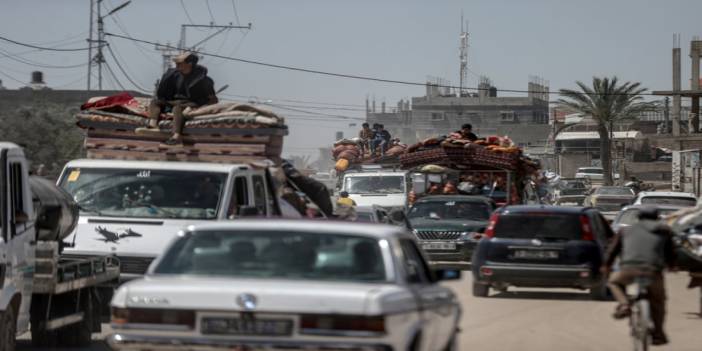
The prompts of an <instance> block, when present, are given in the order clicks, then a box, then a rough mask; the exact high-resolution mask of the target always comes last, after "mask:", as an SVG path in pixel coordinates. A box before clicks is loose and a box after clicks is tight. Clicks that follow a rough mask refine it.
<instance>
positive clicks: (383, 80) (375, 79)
mask: <svg viewBox="0 0 702 351" xmlns="http://www.w3.org/2000/svg"><path fill="white" fill-rule="evenodd" d="M105 35H109V36H113V37H117V38H121V39H126V40H133V41H136V42H141V43H146V44H152V45H156V43H155V42H151V41H148V40H143V39H137V38H133V37H127V36H123V35H119V34H113V33H105ZM162 46H165V47H169V45H162ZM170 47H171V48H173V49H176V48H175V47H172V46H170ZM194 52H196V53H198V54H200V55H203V56H210V57H215V58H220V59H223V60H229V61H236V62H242V63H248V64H252V65H258V66H264V67H270V68H277V69H283V70H289V71H297V72H304V73H312V74H318V75H324V76H331V77H339V78H347V79H357V80H366V81H372V82H379V83H389V84H400V85H411V86H422V87H423V86H426V84H427V83H424V82H412V81H406V80H397V79H387V78H378V77H371V76H363V75H359V74H349V73H335V72H327V71H320V70H316V69H309V68H301V67H294V66H287V65H280V64H273V63H267V62H262V61H254V60H247V59H242V58H236V57H228V56H223V55H217V54H212V53H208V52H205V51H201V50H194ZM433 86H435V87H439V88H449V89H459V88H460V87H458V86H454V85H445V84H433ZM463 89H464V90H474V91H481V90H483V91H486V90H489V89H490V88H479V87H463ZM495 90H496V91H499V92H504V93H520V94H524V93H531V92H530V91H529V90H522V89H495ZM542 93H545V94H560V92H559V91H558V90H553V91H551V90H549V91H545V92H542ZM620 95H633V94H620ZM635 95H638V96H656V95H654V94H653V93H639V94H635Z"/></svg>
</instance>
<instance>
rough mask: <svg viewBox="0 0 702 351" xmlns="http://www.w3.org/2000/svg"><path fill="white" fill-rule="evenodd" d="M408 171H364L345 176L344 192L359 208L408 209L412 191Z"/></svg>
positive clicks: (349, 173) (342, 188) (348, 173)
mask: <svg viewBox="0 0 702 351" xmlns="http://www.w3.org/2000/svg"><path fill="white" fill-rule="evenodd" d="M407 174H408V173H407V172H406V171H399V170H387V169H363V170H362V171H359V172H347V173H346V174H344V178H343V183H342V186H341V190H342V191H346V192H348V193H349V198H351V199H353V201H355V202H356V205H357V206H363V207H365V206H370V207H372V206H373V205H376V206H381V207H390V208H393V207H395V208H397V207H401V208H407V195H408V193H409V191H410V185H409V183H410V182H409V179H408V176H407Z"/></svg>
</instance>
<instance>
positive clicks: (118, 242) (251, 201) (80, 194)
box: [58, 159, 278, 281]
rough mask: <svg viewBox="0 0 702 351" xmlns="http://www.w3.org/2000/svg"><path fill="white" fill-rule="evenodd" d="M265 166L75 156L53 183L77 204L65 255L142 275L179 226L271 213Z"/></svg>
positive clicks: (273, 205)
mask: <svg viewBox="0 0 702 351" xmlns="http://www.w3.org/2000/svg"><path fill="white" fill-rule="evenodd" d="M267 172H268V171H267V169H266V168H265V167H256V166H254V165H250V164H220V163H206V162H172V161H126V160H95V159H83V160H74V161H71V162H69V163H68V164H67V165H66V166H65V168H64V170H63V172H62V174H61V176H60V178H59V180H58V185H59V186H60V187H62V188H63V189H65V190H66V191H67V192H68V193H70V194H71V195H72V196H73V198H74V199H75V201H76V202H77V203H78V205H79V206H80V208H81V212H80V218H79V222H78V226H77V229H76V231H75V232H74V233H73V235H71V236H69V237H68V238H67V239H66V241H67V242H69V243H70V246H71V247H69V248H67V249H66V254H69V255H72V256H87V255H109V256H116V257H117V258H118V259H119V261H120V264H121V275H120V280H121V281H125V280H129V279H133V278H136V277H140V276H142V275H143V274H144V273H145V272H146V269H147V268H148V267H149V265H150V264H151V261H153V259H154V258H156V256H158V255H159V254H161V253H162V252H163V250H164V249H165V247H166V245H167V244H168V243H169V242H170V241H171V239H172V238H173V237H175V236H176V235H177V233H178V232H179V231H180V230H182V229H184V228H185V227H186V226H189V225H193V224H197V223H207V222H213V221H218V220H230V219H236V218H239V217H242V216H264V217H265V216H273V215H277V214H278V207H277V205H276V201H275V199H274V197H275V196H274V191H273V188H272V186H271V179H270V176H269V174H268V173H267Z"/></svg>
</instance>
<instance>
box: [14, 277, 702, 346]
mask: <svg viewBox="0 0 702 351" xmlns="http://www.w3.org/2000/svg"><path fill="white" fill-rule="evenodd" d="M687 282H688V277H687V275H686V274H684V273H678V274H669V275H668V278H667V284H668V295H669V296H668V297H669V301H668V308H669V313H668V335H669V336H670V338H671V339H672V342H671V343H670V344H669V345H667V346H665V347H659V348H654V350H656V349H660V350H675V351H700V350H702V346H701V345H702V318H700V316H699V315H698V314H696V312H697V311H699V290H688V289H686V285H687ZM447 285H449V286H451V287H452V288H453V289H454V290H455V291H456V293H458V294H459V296H460V299H461V303H462V304H463V309H464V315H463V320H462V322H461V328H462V333H461V336H460V347H459V349H460V350H464V351H468V350H481V351H492V350H494V351H510V350H515V351H603V350H627V349H629V348H630V345H629V342H630V341H629V338H628V334H627V332H628V329H627V323H626V321H614V320H613V319H612V318H610V314H611V313H612V310H613V308H614V302H597V301H590V300H589V299H588V295H587V294H586V293H585V292H581V291H578V290H549V289H545V290H544V289H510V290H509V291H508V292H506V293H495V292H493V293H491V296H490V297H488V298H474V297H473V296H471V294H470V274H467V275H465V276H464V278H463V279H462V280H460V281H456V282H451V283H449V284H447ZM105 327H106V328H107V329H108V331H106V332H105V333H103V335H95V339H96V341H95V343H93V345H92V347H90V348H89V349H83V350H96V351H97V350H101V351H102V350H108V348H107V347H106V346H105V344H104V343H103V342H102V341H101V340H102V339H104V337H105V335H106V334H107V333H109V327H107V326H106V325H105ZM18 346H19V347H18V349H19V350H21V351H30V350H36V351H38V350H40V349H36V348H32V347H31V346H30V343H29V341H28V340H27V337H25V338H24V340H21V341H20V343H19V345H18ZM56 350H57V349H52V351H56Z"/></svg>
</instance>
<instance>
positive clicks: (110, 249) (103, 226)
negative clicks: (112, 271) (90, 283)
mask: <svg viewBox="0 0 702 351" xmlns="http://www.w3.org/2000/svg"><path fill="white" fill-rule="evenodd" d="M203 222H205V223H208V222H210V221H197V220H182V219H159V218H153V219H145V218H139V219H136V218H116V217H115V218H112V217H110V218H106V217H86V216H82V217H81V218H80V219H79V220H78V225H77V226H76V229H75V231H74V233H73V234H72V235H70V236H69V237H67V238H66V239H64V241H65V242H67V243H75V245H74V247H71V248H66V250H65V252H66V253H68V254H110V255H113V254H114V255H118V256H149V257H155V256H158V255H160V254H161V253H162V252H163V250H164V249H165V248H166V246H167V245H168V244H169V243H170V242H171V240H172V239H173V238H174V237H175V236H176V234H178V231H180V230H182V229H184V228H185V227H187V226H189V225H193V224H198V223H203Z"/></svg>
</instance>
